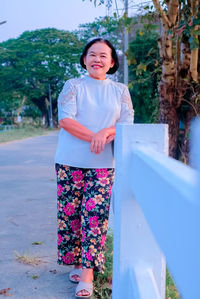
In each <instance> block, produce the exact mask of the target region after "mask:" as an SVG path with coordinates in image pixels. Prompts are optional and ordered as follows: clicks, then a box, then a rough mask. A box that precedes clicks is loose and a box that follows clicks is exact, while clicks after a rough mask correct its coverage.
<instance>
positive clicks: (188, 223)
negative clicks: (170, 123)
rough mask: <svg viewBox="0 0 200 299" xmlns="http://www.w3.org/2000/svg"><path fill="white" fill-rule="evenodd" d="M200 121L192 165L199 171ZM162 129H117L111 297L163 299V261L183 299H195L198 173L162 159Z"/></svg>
mask: <svg viewBox="0 0 200 299" xmlns="http://www.w3.org/2000/svg"><path fill="white" fill-rule="evenodd" d="M199 136H200V120H197V121H196V124H195V125H194V128H193V143H194V144H195V146H193V150H192V156H193V164H194V165H196V168H198V169H199V170H200V138H199ZM167 149H168V134H167V126H166V125H118V127H117V133H116V142H115V161H116V173H115V188H114V259H113V261H114V263H113V299H121V298H126V299H164V298H165V270H166V264H165V258H166V260H167V265H168V268H169V270H170V272H171V274H172V276H173V278H174V280H175V283H176V285H177V287H178V290H179V292H180V294H181V298H183V299H199V298H200V275H199V274H200V270H199V269H200V258H199V256H200V237H199V229H200V216H199V215H200V175H199V170H195V169H192V168H190V167H189V166H187V165H184V164H183V163H181V162H178V161H176V160H174V159H172V158H170V157H168V156H167Z"/></svg>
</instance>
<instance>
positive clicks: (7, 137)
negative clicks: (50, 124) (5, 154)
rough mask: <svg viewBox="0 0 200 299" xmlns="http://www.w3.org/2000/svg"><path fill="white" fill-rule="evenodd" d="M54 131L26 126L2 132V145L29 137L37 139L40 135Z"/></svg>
mask: <svg viewBox="0 0 200 299" xmlns="http://www.w3.org/2000/svg"><path fill="white" fill-rule="evenodd" d="M53 130H54V129H45V128H42V127H34V126H30V125H29V126H26V127H21V128H16V129H12V130H8V131H3V132H1V131H0V143H4V142H9V141H15V140H20V139H24V138H28V137H35V136H40V135H46V134H48V133H50V132H52V131H53Z"/></svg>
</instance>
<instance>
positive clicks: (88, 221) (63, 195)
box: [56, 164, 114, 273]
mask: <svg viewBox="0 0 200 299" xmlns="http://www.w3.org/2000/svg"><path fill="white" fill-rule="evenodd" d="M56 174H57V195H58V263H59V264H64V265H73V264H80V263H82V266H83V268H94V270H95V271H97V272H102V273H103V271H104V261H105V258H104V246H105V241H106V233H107V226H108V217H109V208H110V196H111V191H112V185H113V180H114V169H113V168H110V169H104V168H103V169H85V168H82V169H81V168H77V167H71V166H65V165H61V164H56Z"/></svg>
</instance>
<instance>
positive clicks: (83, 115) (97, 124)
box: [55, 38, 133, 298]
mask: <svg viewBox="0 0 200 299" xmlns="http://www.w3.org/2000/svg"><path fill="white" fill-rule="evenodd" d="M80 63H81V66H82V67H83V68H84V69H87V71H88V75H86V76H85V77H84V78H80V79H70V80H68V81H67V82H66V83H65V85H64V87H63V90H62V92H61V93H60V95H59V98H58V116H59V125H60V127H61V130H60V134H59V141H58V147H57V152H56V157H55V162H56V172H57V187H58V189H57V190H58V226H59V228H58V263H59V264H64V265H74V269H73V270H72V271H71V273H70V280H71V281H73V282H77V283H78V286H77V288H76V297H77V298H82V297H84V298H89V297H90V296H91V295H92V292H93V284H92V281H93V270H96V271H98V272H103V266H104V254H103V251H104V243H105V240H106V233H107V224H108V216H109V207H110V195H111V190H112V185H113V180H114V164H113V162H114V161H113V150H112V141H113V140H114V138H115V126H116V123H132V122H133V109H132V103H131V99H130V95H129V91H128V88H127V87H126V86H125V85H124V84H122V83H117V82H114V81H112V80H110V79H109V78H106V74H114V73H115V72H116V70H117V69H118V66H119V63H118V57H117V54H116V51H115V49H114V47H113V46H112V44H111V43H110V42H109V41H107V40H104V39H101V38H96V39H94V40H92V41H90V42H89V43H88V44H87V45H86V47H85V49H84V50H83V54H82V55H81V59H80Z"/></svg>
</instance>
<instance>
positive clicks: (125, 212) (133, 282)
mask: <svg viewBox="0 0 200 299" xmlns="http://www.w3.org/2000/svg"><path fill="white" fill-rule="evenodd" d="M138 146H145V147H150V148H152V149H154V150H157V151H158V152H161V153H165V154H167V153H168V131H167V125H161V124H160V125H140V124H134V125H118V126H117V129H116V139H115V188H114V254H113V299H122V298H126V299H164V298H165V268H166V266H165V259H164V257H163V254H162V252H161V251H160V248H159V247H158V245H157V243H156V241H155V239H154V237H153V235H152V233H151V230H150V228H149V226H148V224H147V222H146V219H145V217H144V215H143V212H142V210H141V209H140V207H139V205H138V203H137V201H136V199H135V198H134V197H133V196H132V195H131V190H130V185H129V173H128V170H129V168H130V159H131V158H130V156H131V152H132V150H133V149H136V148H137V147H138ZM141 188H142V186H141ZM147 200H148V198H147Z"/></svg>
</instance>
